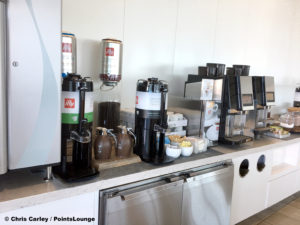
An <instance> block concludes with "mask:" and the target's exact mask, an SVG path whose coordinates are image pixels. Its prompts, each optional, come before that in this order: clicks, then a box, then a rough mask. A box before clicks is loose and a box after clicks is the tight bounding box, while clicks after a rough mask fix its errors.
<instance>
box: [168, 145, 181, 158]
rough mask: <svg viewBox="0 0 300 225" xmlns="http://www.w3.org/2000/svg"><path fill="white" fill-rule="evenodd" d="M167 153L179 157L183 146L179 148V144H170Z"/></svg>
mask: <svg viewBox="0 0 300 225" xmlns="http://www.w3.org/2000/svg"><path fill="white" fill-rule="evenodd" d="M166 154H167V156H170V157H172V158H178V157H179V156H180V154H181V148H178V147H177V146H172V145H168V146H167V148H166Z"/></svg>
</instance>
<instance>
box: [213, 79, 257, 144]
mask: <svg viewBox="0 0 300 225" xmlns="http://www.w3.org/2000/svg"><path fill="white" fill-rule="evenodd" d="M253 109H254V105H253V90H252V78H251V77H249V76H241V75H238V74H234V75H226V76H225V78H224V88H223V95H222V113H221V121H220V131H219V142H221V143H224V144H230V145H237V144H242V143H246V142H249V141H252V140H253V138H252V137H250V136H246V135H244V129H245V124H246V117H247V114H248V111H249V110H253Z"/></svg>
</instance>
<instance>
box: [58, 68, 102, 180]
mask: <svg viewBox="0 0 300 225" xmlns="http://www.w3.org/2000/svg"><path fill="white" fill-rule="evenodd" d="M92 92H93V82H92V81H91V80H89V78H87V77H86V78H82V77H81V76H80V75H77V74H69V75H68V76H67V77H66V78H64V79H63V84H62V136H61V165H60V166H59V167H55V168H54V172H55V173H57V174H58V175H59V176H61V177H62V178H64V179H66V180H67V181H73V180H79V179H83V178H87V177H91V176H94V175H96V174H97V173H98V172H97V171H96V170H95V169H94V168H92V165H91V161H92V123H93V99H92Z"/></svg>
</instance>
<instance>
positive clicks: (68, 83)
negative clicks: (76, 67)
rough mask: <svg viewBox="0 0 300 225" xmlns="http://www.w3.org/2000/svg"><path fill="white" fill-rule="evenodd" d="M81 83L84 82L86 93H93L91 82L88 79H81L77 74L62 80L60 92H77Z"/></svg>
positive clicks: (69, 75)
mask: <svg viewBox="0 0 300 225" xmlns="http://www.w3.org/2000/svg"><path fill="white" fill-rule="evenodd" d="M81 82H86V86H87V92H92V91H93V81H91V80H89V78H88V77H85V78H82V77H81V76H80V75H79V74H74V73H71V74H68V76H67V77H65V78H64V79H63V83H62V91H69V92H76V91H79V89H78V88H79V86H80V83H81Z"/></svg>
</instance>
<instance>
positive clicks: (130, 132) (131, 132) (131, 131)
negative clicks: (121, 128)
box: [127, 128, 136, 146]
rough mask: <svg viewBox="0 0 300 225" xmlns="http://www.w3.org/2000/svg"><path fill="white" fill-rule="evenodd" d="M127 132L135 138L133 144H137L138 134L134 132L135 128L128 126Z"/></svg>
mask: <svg viewBox="0 0 300 225" xmlns="http://www.w3.org/2000/svg"><path fill="white" fill-rule="evenodd" d="M127 132H128V133H129V134H130V135H131V136H132V137H133V140H134V144H133V146H135V145H136V136H135V134H134V132H133V129H132V128H127Z"/></svg>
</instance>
